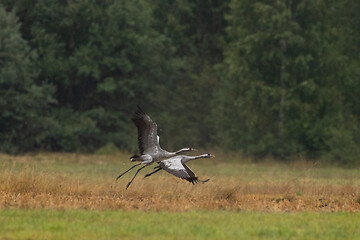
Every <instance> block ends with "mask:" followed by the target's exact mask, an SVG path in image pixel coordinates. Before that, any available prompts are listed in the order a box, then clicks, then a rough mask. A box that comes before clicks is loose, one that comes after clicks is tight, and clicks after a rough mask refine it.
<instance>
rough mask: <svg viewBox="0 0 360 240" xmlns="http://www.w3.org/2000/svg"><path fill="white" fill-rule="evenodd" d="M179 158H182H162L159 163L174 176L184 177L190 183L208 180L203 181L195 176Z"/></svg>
mask: <svg viewBox="0 0 360 240" xmlns="http://www.w3.org/2000/svg"><path fill="white" fill-rule="evenodd" d="M181 160H182V157H181V156H175V157H172V158H168V159H165V160H162V161H161V162H159V165H160V167H161V168H162V169H164V170H165V171H167V172H168V173H170V174H172V175H174V176H175V177H178V178H181V179H185V180H186V181H189V182H191V183H192V184H195V183H198V182H199V181H200V182H207V181H208V180H209V179H208V180H205V181H201V180H199V179H198V178H197V177H196V176H195V173H194V172H193V171H191V169H190V168H189V167H188V166H186V165H185V164H183V163H182V162H181Z"/></svg>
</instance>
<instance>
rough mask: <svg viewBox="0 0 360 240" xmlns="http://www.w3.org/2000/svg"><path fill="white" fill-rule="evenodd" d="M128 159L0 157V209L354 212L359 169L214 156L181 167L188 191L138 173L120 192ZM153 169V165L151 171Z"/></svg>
mask: <svg viewBox="0 0 360 240" xmlns="http://www.w3.org/2000/svg"><path fill="white" fill-rule="evenodd" d="M128 157H129V154H127V153H119V154H116V155H111V156H110V155H79V154H39V155H32V156H30V155H27V156H9V155H0V169H1V170H0V208H2V209H9V208H16V209H19V208H20V209H56V210H70V209H89V210H147V211H171V212H179V211H189V210H231V211H239V210H245V211H261V212H299V211H311V212H343V211H347V212H358V211H359V210H360V204H359V202H360V177H359V169H341V168H335V167H325V166H321V165H320V164H314V163H309V162H304V161H298V162H296V163H291V164H280V163H274V162H271V161H270V162H264V163H259V164H253V163H250V162H249V161H248V160H246V159H236V158H235V157H234V156H231V155H230V156H218V157H217V158H215V159H202V160H197V161H194V162H191V163H189V166H190V167H191V168H192V169H193V170H194V172H195V173H196V174H197V175H198V176H199V178H201V179H205V178H210V181H209V182H208V183H205V184H196V185H192V184H191V183H188V182H186V181H184V180H181V179H178V178H175V177H174V176H172V175H169V174H168V173H166V172H163V171H162V172H159V173H157V174H155V175H153V176H151V177H149V178H146V179H144V178H143V176H144V174H146V173H148V172H150V171H151V170H152V168H153V166H150V167H148V168H147V169H146V168H145V169H144V170H143V171H142V172H140V173H139V175H138V176H137V178H136V179H135V180H134V182H133V184H132V185H131V186H130V188H129V189H128V190H126V189H125V186H126V184H127V182H128V181H129V180H130V179H131V177H132V175H133V174H134V173H135V171H132V172H129V173H127V174H126V175H124V176H123V177H122V178H121V179H119V180H118V181H115V178H116V177H117V176H118V174H119V173H121V172H123V171H124V170H126V169H127V168H129V167H130V166H131V165H132V163H130V162H129V160H128ZM154 166H155V165H154Z"/></svg>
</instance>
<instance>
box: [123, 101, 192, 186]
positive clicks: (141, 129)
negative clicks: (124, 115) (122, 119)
mask: <svg viewBox="0 0 360 240" xmlns="http://www.w3.org/2000/svg"><path fill="white" fill-rule="evenodd" d="M131 120H132V121H133V123H134V124H135V126H136V127H137V130H138V147H139V152H140V155H137V154H136V155H134V156H132V157H130V160H131V161H132V162H134V161H139V162H140V163H138V164H135V165H133V166H132V167H131V168H129V169H128V170H126V171H125V172H123V173H122V174H120V175H119V176H118V177H117V178H116V180H118V179H119V178H120V177H122V176H123V175H124V174H125V173H127V172H129V171H130V170H131V169H133V168H135V167H137V166H140V165H141V164H144V165H145V166H143V167H140V168H139V169H138V170H137V171H136V173H135V175H134V176H133V178H132V179H131V181H130V182H129V183H128V184H127V185H126V188H128V187H129V186H130V184H131V183H132V181H133V180H134V179H135V177H136V175H137V174H138V173H139V172H140V171H141V169H143V168H145V167H147V166H149V165H151V164H152V163H154V162H159V161H161V160H163V159H166V158H171V157H173V156H176V155H177V154H180V153H183V152H187V151H192V150H194V149H193V148H190V147H186V148H182V149H180V150H178V151H176V152H168V151H166V150H164V149H162V148H161V147H160V143H159V136H158V135H157V124H156V123H155V122H154V121H153V120H151V118H150V117H149V116H148V115H147V114H146V113H145V112H144V111H143V110H142V109H141V108H140V107H139V106H138V107H137V110H136V111H135V113H134V115H133V116H132V118H131Z"/></svg>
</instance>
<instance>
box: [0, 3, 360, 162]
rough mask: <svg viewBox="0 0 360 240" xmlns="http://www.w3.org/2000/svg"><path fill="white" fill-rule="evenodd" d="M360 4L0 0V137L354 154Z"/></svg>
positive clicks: (84, 144) (60, 145)
mask: <svg viewBox="0 0 360 240" xmlns="http://www.w3.org/2000/svg"><path fill="white" fill-rule="evenodd" d="M359 10H360V4H359V3H357V2H356V1H350V0H341V1H333V0H329V1H322V0H275V1H269V0H257V1H251V0H227V1H220V0H199V1H164V0H153V1H145V0H134V1H122V0H103V1H96V0H80V1H75V0H67V1H66V0H65V1H60V0H50V1H44V0H34V1H25V0H11V1H10V0H0V93H1V94H0V106H1V108H0V109H1V111H0V150H2V151H6V152H21V151H36V150H47V151H89V152H91V151H94V150H96V149H98V148H99V147H102V146H104V145H107V144H112V143H113V144H115V145H116V146H117V147H119V148H121V149H124V148H126V149H135V148H136V137H135V136H136V134H135V131H136V130H135V128H134V126H133V125H132V123H131V121H130V119H129V118H130V117H129V116H131V114H132V112H133V111H134V109H135V108H136V105H137V104H140V105H141V106H143V108H145V109H146V111H147V112H148V113H149V114H150V115H151V116H152V118H153V119H154V120H156V121H157V123H158V125H159V128H160V129H161V130H163V131H161V130H160V136H161V138H162V140H163V139H164V141H163V142H162V145H163V146H164V147H167V148H169V149H174V148H178V147H180V146H184V145H186V146H193V147H201V148H219V149H223V150H230V151H233V150H235V151H238V150H240V151H242V152H244V153H245V154H248V155H250V156H254V157H256V158H259V159H261V158H262V157H265V156H273V157H276V158H279V159H289V158H292V157H299V156H300V157H310V158H318V157H323V158H324V159H325V158H326V159H328V160H331V161H333V162H336V163H339V164H343V165H355V164H360V158H359V157H358V155H359V153H360V152H359V150H358V149H359V147H360V146H359V145H360V129H359V123H360V98H359V97H358V96H360V55H359V52H360V51H359V48H360V32H359V31H358V30H359V28H360V15H359V14H358V11H359Z"/></svg>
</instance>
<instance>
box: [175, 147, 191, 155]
mask: <svg viewBox="0 0 360 240" xmlns="http://www.w3.org/2000/svg"><path fill="white" fill-rule="evenodd" d="M191 150H192V149H191V148H182V149H180V150H178V151H176V152H174V155H177V154H180V153H183V152H189V151H191Z"/></svg>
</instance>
